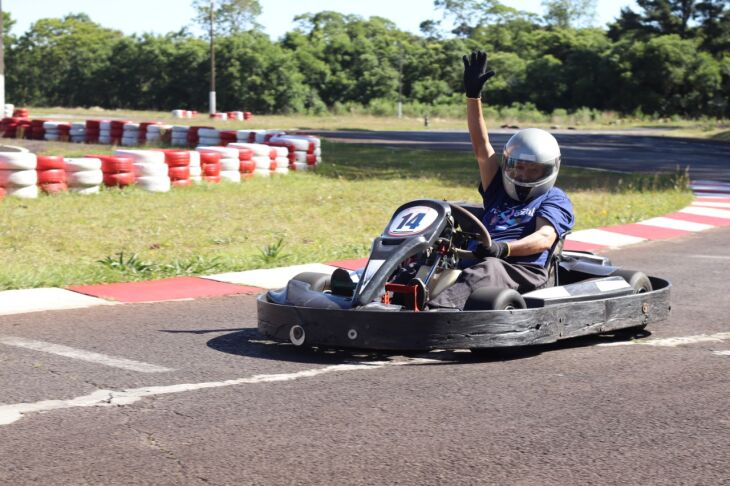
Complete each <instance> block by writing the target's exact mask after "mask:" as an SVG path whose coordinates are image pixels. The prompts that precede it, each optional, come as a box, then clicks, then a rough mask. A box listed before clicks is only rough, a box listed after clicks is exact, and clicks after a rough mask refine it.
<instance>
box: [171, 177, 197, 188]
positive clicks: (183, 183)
mask: <svg viewBox="0 0 730 486" xmlns="http://www.w3.org/2000/svg"><path fill="white" fill-rule="evenodd" d="M171 184H172V186H173V187H190V186H192V185H193V181H191V180H190V179H177V180H174V181H172V182H171Z"/></svg>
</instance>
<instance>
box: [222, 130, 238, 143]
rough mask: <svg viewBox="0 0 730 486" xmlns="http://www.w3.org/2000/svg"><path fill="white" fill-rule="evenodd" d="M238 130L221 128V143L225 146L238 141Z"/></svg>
mask: <svg viewBox="0 0 730 486" xmlns="http://www.w3.org/2000/svg"><path fill="white" fill-rule="evenodd" d="M236 142H237V138H236V132H235V131H234V130H221V131H220V144H221V145H223V146H224V147H225V146H226V145H228V144H230V143H236Z"/></svg>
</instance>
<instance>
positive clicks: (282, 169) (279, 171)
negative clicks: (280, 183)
mask: <svg viewBox="0 0 730 486" xmlns="http://www.w3.org/2000/svg"><path fill="white" fill-rule="evenodd" d="M274 173H275V174H281V175H287V174H288V173H289V168H288V167H277V169H276V170H275V171H274Z"/></svg>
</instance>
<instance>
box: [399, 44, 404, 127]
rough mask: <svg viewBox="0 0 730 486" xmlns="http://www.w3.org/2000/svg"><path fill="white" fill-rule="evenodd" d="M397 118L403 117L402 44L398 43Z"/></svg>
mask: <svg viewBox="0 0 730 486" xmlns="http://www.w3.org/2000/svg"><path fill="white" fill-rule="evenodd" d="M398 48H399V54H398V118H403V44H401V43H400V42H399V43H398Z"/></svg>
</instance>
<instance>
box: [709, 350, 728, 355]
mask: <svg viewBox="0 0 730 486" xmlns="http://www.w3.org/2000/svg"><path fill="white" fill-rule="evenodd" d="M712 354H714V355H716V356H730V350H727V351H713V352H712Z"/></svg>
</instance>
